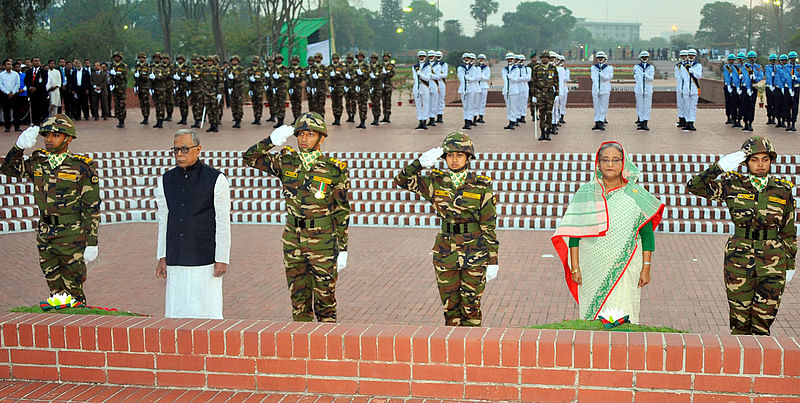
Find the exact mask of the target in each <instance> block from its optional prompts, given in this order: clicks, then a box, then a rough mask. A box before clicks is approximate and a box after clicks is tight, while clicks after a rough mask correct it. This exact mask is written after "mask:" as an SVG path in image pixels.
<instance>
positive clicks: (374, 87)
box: [369, 53, 383, 126]
mask: <svg viewBox="0 0 800 403" xmlns="http://www.w3.org/2000/svg"><path fill="white" fill-rule="evenodd" d="M369 59H370V65H369V70H370V72H369V102H370V103H371V104H372V123H370V124H371V125H372V126H377V125H378V124H379V123H378V120H379V119H380V118H381V99H382V98H381V95H382V93H383V92H382V90H383V75H382V74H381V72H382V70H383V66H382V65H381V63H379V62H378V54H377V53H372V54H371V55H369ZM373 77H375V78H373Z"/></svg>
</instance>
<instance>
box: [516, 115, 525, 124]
mask: <svg viewBox="0 0 800 403" xmlns="http://www.w3.org/2000/svg"><path fill="white" fill-rule="evenodd" d="M517 123H526V122H525V116H523V117H521V118H519V119H517Z"/></svg>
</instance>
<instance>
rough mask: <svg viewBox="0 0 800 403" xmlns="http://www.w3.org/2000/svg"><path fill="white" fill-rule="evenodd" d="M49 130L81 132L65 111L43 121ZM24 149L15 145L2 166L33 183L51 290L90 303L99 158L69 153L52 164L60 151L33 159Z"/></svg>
mask: <svg viewBox="0 0 800 403" xmlns="http://www.w3.org/2000/svg"><path fill="white" fill-rule="evenodd" d="M50 132H53V133H63V134H66V135H68V136H72V137H73V138H75V137H76V136H75V126H74V125H73V123H72V120H70V118H69V117H67V116H66V115H62V114H58V115H55V116H51V117H50V118H48V119H47V120H45V121H44V123H42V127H41V129H40V130H39V133H40V134H42V135H46V133H50ZM23 154H24V150H23V149H21V148H19V147H17V146H14V147H13V148H11V151H9V152H8V154H7V155H6V158H5V160H4V161H3V165H2V166H0V171H2V173H3V174H5V175H8V176H11V177H14V178H27V179H29V180H31V181H32V182H33V197H34V200H35V201H36V206H37V208H38V209H39V214H40V217H39V223H38V226H37V230H36V242H37V244H38V248H39V264H40V266H41V268H42V272H43V273H44V277H45V280H47V286H48V287H49V288H50V295H54V294H59V293H65V292H66V293H68V294H70V295H72V298H73V299H75V300H77V301H80V302H84V303H85V302H86V296H85V295H84V293H83V282H84V281H86V263H85V262H84V259H83V253H84V250H85V249H86V247H87V246H97V228H98V226H99V224H100V183H99V182H100V180H99V178H98V177H97V170H96V169H95V164H94V161H92V159H91V158H87V157H84V156H81V155H77V154H72V153H70V152H66V153H65V154H66V155H65V156H63V160H62V161H61V162H60V164H59V163H57V162H56V163H52V162H51V161H50V160H51V158H52V157H55V156H51V154H50V153H49V152H48V151H46V150H44V149H39V150H36V151H34V152H33V153H31V156H30V158H28V159H24V158H23Z"/></svg>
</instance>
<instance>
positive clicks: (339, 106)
mask: <svg viewBox="0 0 800 403" xmlns="http://www.w3.org/2000/svg"><path fill="white" fill-rule="evenodd" d="M331 60H332V62H331V65H330V72H329V73H328V76H329V77H330V78H329V79H328V91H330V94H331V109H332V111H333V123H332V125H333V126H340V125H341V124H342V122H341V119H342V112H344V104H343V103H342V98H343V97H344V86H345V79H344V75H345V69H346V67H345V65H344V64H343V63H342V62H341V59H340V58H339V55H338V54H336V53H334V54H333V56H331Z"/></svg>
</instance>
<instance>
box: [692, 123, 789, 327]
mask: <svg viewBox="0 0 800 403" xmlns="http://www.w3.org/2000/svg"><path fill="white" fill-rule="evenodd" d="M742 151H744V152H745V154H746V155H747V157H748V158H749V157H750V156H751V155H753V154H757V153H763V152H767V153H769V154H770V156H771V157H772V161H773V162H774V161H775V158H776V157H777V154H776V153H775V152H774V151H773V148H772V145H771V144H770V143H769V140H767V139H766V138H763V137H751V138H749V139H748V140H747V141H745V143H744V144H743V145H742ZM720 174H725V175H724V176H723V177H722V178H720V179H715V178H717V176H719V175H720ZM793 187H794V184H792V183H791V182H789V181H786V180H783V179H778V178H774V177H768V181H767V184H766V187H765V188H764V189H763V190H762V191H760V192H759V191H758V190H757V189H756V188H755V186H754V185H753V184H752V183H751V181H750V177H749V175H742V174H739V173H737V172H727V173H725V172H723V171H722V169H721V168H720V167H719V165H718V164H714V165H712V166H711V167H709V168H708V169H707V170H705V171H704V172H702V173H700V174H699V175H696V176H695V177H693V178H692V179H691V181H690V182H689V185H688V190H689V192H691V193H693V194H696V195H698V196H701V197H706V198H708V199H711V200H715V201H718V202H724V203H725V204H726V205H727V206H728V209H729V210H730V214H731V217H732V219H733V223H734V224H735V226H736V230H735V231H734V234H733V235H732V236H731V237H730V238H729V239H728V243H727V245H726V248H725V264H724V266H725V289H726V292H727V295H728V304H729V306H730V327H731V333H733V334H756V335H769V328H770V325H772V322H773V321H774V320H775V316H776V315H777V313H778V307H779V305H780V302H781V294H783V290H784V285H785V278H786V271H787V270H794V268H795V255H796V254H797V238H796V233H795V231H796V230H795V226H794V222H795V200H794V197H793V196H792V188H793Z"/></svg>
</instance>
